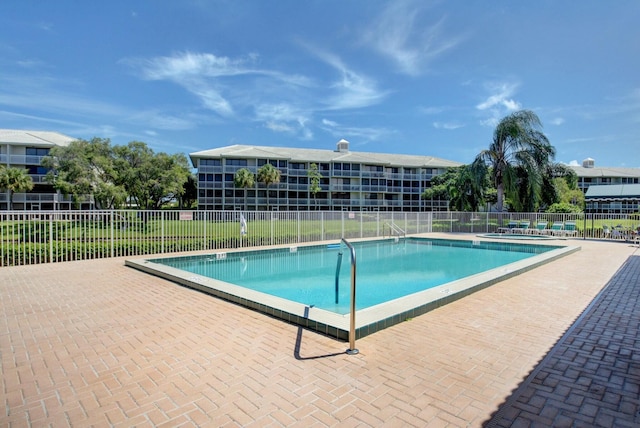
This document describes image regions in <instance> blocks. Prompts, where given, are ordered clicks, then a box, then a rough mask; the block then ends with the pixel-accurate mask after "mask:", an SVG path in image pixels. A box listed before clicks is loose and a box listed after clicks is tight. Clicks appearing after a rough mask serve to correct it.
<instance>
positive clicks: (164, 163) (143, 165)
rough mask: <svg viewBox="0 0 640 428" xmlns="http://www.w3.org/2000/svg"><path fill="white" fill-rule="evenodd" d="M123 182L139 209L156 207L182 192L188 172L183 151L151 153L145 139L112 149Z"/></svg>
mask: <svg viewBox="0 0 640 428" xmlns="http://www.w3.org/2000/svg"><path fill="white" fill-rule="evenodd" d="M114 153H115V156H116V160H115V163H116V165H117V168H118V171H119V174H120V177H121V178H122V184H123V186H124V188H125V189H126V191H127V194H128V196H129V198H130V199H131V200H133V201H134V202H135V203H136V204H137V205H138V207H140V208H142V209H159V208H161V207H162V206H163V205H166V204H168V203H170V202H171V201H173V200H176V199H179V198H180V196H181V195H182V193H183V192H184V184H185V183H186V182H187V180H188V179H189V176H190V175H191V172H190V170H189V165H188V161H187V158H186V157H185V156H184V155H183V154H173V155H169V154H167V153H163V152H160V153H154V151H153V150H152V149H150V148H149V147H148V146H147V145H146V144H145V143H143V142H140V141H132V142H130V143H129V144H128V145H126V146H116V147H115V149H114Z"/></svg>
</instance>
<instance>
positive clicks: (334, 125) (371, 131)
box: [322, 119, 393, 144]
mask: <svg viewBox="0 0 640 428" xmlns="http://www.w3.org/2000/svg"><path fill="white" fill-rule="evenodd" d="M322 125H324V126H323V127H322V128H323V129H324V130H325V131H327V132H329V133H330V134H331V135H333V136H334V137H337V138H357V139H360V140H361V141H362V142H361V144H366V143H367V142H370V141H377V140H380V139H382V138H384V137H387V136H389V135H391V134H393V132H392V131H390V130H388V129H386V128H373V127H357V126H345V125H342V124H340V123H338V122H335V121H332V120H328V119H323V120H322Z"/></svg>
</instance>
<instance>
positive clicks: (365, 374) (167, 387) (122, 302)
mask: <svg viewBox="0 0 640 428" xmlns="http://www.w3.org/2000/svg"><path fill="white" fill-rule="evenodd" d="M573 242H575V243H579V244H580V245H582V250H581V251H579V252H577V253H574V254H572V255H570V256H567V257H565V258H563V259H561V260H557V261H554V262H552V263H549V264H547V265H545V266H542V267H539V268H537V269H535V270H533V271H530V272H526V273H524V274H522V275H520V276H518V277H516V278H512V279H509V280H507V281H503V282H501V283H498V284H496V285H494V286H492V287H489V288H487V289H485V290H482V291H479V292H477V293H475V294H473V295H471V296H468V297H465V298H464V299H461V300H459V301H456V302H454V303H452V304H450V305H448V306H445V307H442V308H439V309H437V310H435V311H432V312H429V313H427V314H425V315H423V316H420V317H417V318H415V319H412V320H410V321H407V322H405V323H401V324H398V325H396V326H394V327H392V328H389V329H386V330H383V331H381V332H378V333H375V334H373V335H371V336H368V337H366V338H364V339H362V340H359V341H358V342H357V347H358V349H359V350H360V354H358V355H353V356H348V355H346V354H345V353H344V351H345V349H346V348H347V344H345V343H342V342H338V341H335V340H332V339H330V338H327V337H324V336H321V335H319V334H316V333H312V332H309V331H306V330H303V329H300V328H298V327H297V326H294V325H290V324H286V323H284V322H282V321H279V320H276V319H273V318H270V317H268V316H265V315H262V314H259V313H256V312H253V311H250V310H248V309H244V308H242V307H238V306H236V305H233V304H230V303H228V302H225V301H221V300H219V299H215V298H212V297H210V296H208V295H205V294H202V293H199V292H196V291H193V290H190V289H186V288H182V287H180V286H177V285H175V284H173V283H171V282H168V281H164V280H162V279H159V278H156V277H152V276H149V275H146V274H144V273H141V272H138V271H135V270H132V269H129V268H126V267H125V266H124V265H123V259H107V260H95V261H83V262H70V263H58V264H47V265H36V266H22V267H8V268H0V357H1V359H0V364H1V365H0V375H1V381H0V403H2V410H1V411H0V425H2V426H9V427H22V426H33V427H42V426H54V427H60V426H167V427H169V426H171V427H174V426H256V427H265V426H273V427H279V426H300V427H313V426H318V427H327V426H346V427H350V426H421V427H423V426H429V427H438V426H454V427H455V426H460V427H464V426H472V427H480V426H483V425H491V424H496V423H497V424H501V425H511V424H514V423H518V424H522V425H521V426H528V425H527V424H528V423H529V422H528V421H530V420H533V421H535V422H538V423H539V424H540V425H545V424H547V423H548V422H549V421H552V422H553V423H556V422H561V423H565V422H566V423H569V420H570V418H571V417H573V416H572V415H571V413H564V410H566V409H565V408H566V407H567V406H568V405H566V404H562V403H563V400H565V399H567V400H569V403H570V404H571V403H574V404H573V405H574V406H585V407H579V409H578V410H579V412H578V413H580V411H584V410H585V409H587V410H588V411H590V412H591V414H593V417H594V418H599V419H593V421H595V422H594V423H601V424H602V426H614V424H616V423H618V422H620V421H622V422H625V423H626V422H628V421H633V419H629V417H630V416H632V415H633V414H634V412H635V411H637V409H638V407H637V402H632V400H631V399H630V398H629V397H631V395H633V394H635V396H636V397H637V393H638V390H637V389H633V388H634V385H635V388H637V385H638V383H637V382H635V380H636V379H637V376H638V372H637V370H638V366H637V362H638V355H636V354H635V352H636V351H637V350H638V347H637V346H636V347H635V348H634V347H633V345H631V346H626V347H624V348H623V347H620V346H619V345H618V344H616V343H615V340H619V339H617V338H616V337H617V336H622V339H620V340H622V341H623V342H625V343H627V342H629V343H632V344H635V340H636V337H637V333H636V331H637V330H635V329H633V328H632V327H633V324H632V323H631V322H630V321H629V320H630V319H631V317H632V316H633V317H637V314H635V313H636V312H638V309H637V307H636V306H634V305H633V304H631V303H630V304H629V306H628V307H626V309H624V310H623V309H622V308H620V310H621V311H623V312H619V313H618V314H617V315H611V314H610V315H604V316H594V317H591V316H589V319H590V320H591V321H588V322H587V323H586V324H585V325H584V326H583V327H581V328H578V327H572V325H573V324H574V322H575V321H576V320H577V319H578V320H579V321H580V322H582V321H584V320H585V319H587V316H586V315H585V316H584V317H582V318H580V316H581V314H582V313H583V311H584V310H585V308H587V307H588V306H589V304H590V303H591V302H592V301H593V300H594V298H595V297H596V296H597V295H598V293H599V292H600V291H601V290H602V289H603V287H604V286H605V284H607V283H608V282H609V280H610V279H611V278H612V277H613V276H614V274H615V273H616V272H617V271H618V269H619V268H620V267H621V266H622V265H623V264H624V263H625V262H627V261H628V260H629V259H630V257H631V256H632V255H633V254H634V253H635V252H636V251H637V248H634V247H632V246H630V245H628V244H624V243H619V242H595V241H581V240H576V241H573ZM631 260H635V258H632V259H631ZM628 269H629V265H627V266H626V267H625V268H623V269H622V270H621V271H620V272H619V274H622V277H618V276H616V278H627V279H623V280H620V281H621V282H623V283H624V282H625V281H627V280H628V278H630V276H628V275H631V276H633V275H635V276H633V277H634V278H635V280H636V282H637V271H638V270H637V264H636V262H633V263H631V270H632V271H633V272H635V273H633V274H628V273H625V272H628ZM611 290H613V288H611V287H610V288H608V289H607V291H605V293H604V294H603V299H602V301H605V300H606V299H605V297H606V296H609V292H610V291H611ZM614 295H617V296H620V297H612V298H613V299H618V302H620V301H625V300H626V299H628V298H629V296H627V295H626V294H624V293H622V294H616V293H614ZM598 301H600V300H598ZM613 306H615V304H613V303H612V307H613ZM595 307H596V305H594V306H592V307H591V308H590V309H589V311H591V310H593V308H595ZM589 313H591V312H589ZM598 319H599V320H602V319H606V320H607V323H609V328H607V329H603V328H600V327H599V322H600V321H598V323H596V320H598ZM636 319H637V318H636ZM611 326H613V327H614V328H616V329H618V327H619V326H624V327H625V328H626V327H627V326H628V327H631V328H630V329H629V330H623V332H622V333H621V332H617V333H615V334H611V333H610V332H611V331H612V330H611V329H610V328H611ZM568 331H569V332H578V331H580V332H581V333H580V334H582V335H585V334H591V335H593V334H597V335H603V337H602V338H600V337H594V336H590V337H589V342H587V341H586V339H585V338H584V337H583V338H582V339H580V340H585V342H584V344H579V342H578V340H576V339H569V338H567V337H564V335H565V333H567V332H568ZM609 334H611V335H610V336H605V335H609ZM563 337H564V338H563ZM614 339H615V340H614ZM603 340H606V342H605V341H603ZM560 344H565V345H571V346H579V347H580V349H581V353H580V358H577V357H574V359H575V361H574V362H573V364H582V362H583V361H584V364H582V365H583V366H584V367H585V368H586V367H589V370H591V372H593V373H595V375H594V376H600V377H603V378H604V377H606V378H607V381H606V382H605V383H604V384H601V383H599V382H600V381H601V380H602V379H599V380H597V381H596V380H592V381H591V383H589V384H588V385H586V384H585V383H587V382H588V380H586V378H587V374H586V371H585V372H580V373H581V374H576V373H575V371H572V370H569V369H568V367H567V368H566V369H565V370H559V368H558V367H559V366H558V364H560V366H561V367H562V363H560V362H556V360H555V359H557V358H559V356H561V355H567V356H570V355H571V351H558V350H557V349H559V348H557V347H556V348H554V346H556V345H558V346H559V345H560ZM550 351H551V353H550V354H549V352H550ZM547 355H550V356H549V357H547ZM590 356H594V358H595V362H594V363H593V364H596V365H598V364H600V363H599V362H606V364H608V368H610V367H611V366H612V365H613V366H614V367H616V369H617V371H615V373H610V372H598V367H596V366H593V365H591V364H592V360H590V359H589V358H588V357H590ZM541 362H542V366H539V364H540V363H541ZM548 364H551V366H550V367H552V368H553V370H552V371H550V372H549V374H546V375H545V370H547V371H548V369H544V368H538V367H547V366H548ZM625 364H626V365H625ZM626 369H628V370H626ZM625 370H626V373H627V374H624V373H623V372H625ZM530 375H531V376H530ZM552 375H553V376H552ZM594 379H595V378H594ZM538 383H540V384H541V385H542V386H546V389H542V388H540V394H542V395H543V397H544V398H545V400H546V401H545V403H547V404H544V403H542V401H540V399H539V398H537V395H536V393H532V392H529V391H530V390H531V386H532V385H537V384H538ZM572 385H582V386H583V387H584V388H587V390H588V391H590V392H589V393H590V394H592V397H595V398H597V397H600V396H601V397H602V400H601V401H597V400H592V401H588V398H587V397H585V398H583V399H582V400H583V401H582V403H581V404H578V403H577V402H576V400H578V401H579V398H574V397H577V394H574V393H571V392H568V390H567V388H569V389H571V388H570V386H572ZM615 385H619V386H620V388H621V389H622V392H620V393H613V394H609V392H610V391H612V390H613V389H610V388H611V387H612V386H615ZM602 387H604V389H602ZM589 388H593V389H589ZM534 389H535V388H534ZM614 395H615V397H617V398H614ZM522 397H531V398H534V399H535V403H536V405H534V407H536V408H537V409H539V411H538V413H537V414H538V416H535V415H536V411H535V409H533V407H531V406H529V407H527V406H524V405H521V404H519V403H524V401H523V398H522ZM547 399H548V400H547ZM616 399H617V400H618V401H617V403H618V404H619V405H618V407H617V410H615V409H612V407H614V406H615V403H612V401H614V400H616ZM589 400H590V398H589ZM587 401H588V402H587ZM598 403H599V404H598ZM587 404H590V406H592V407H587ZM553 406H556V407H555V408H559V409H560V410H557V409H556V410H554V407H553ZM593 406H595V408H594V407H593ZM633 406H635V407H633ZM571 409H575V407H572V408H571ZM554 411H555V412H556V413H555V415H551V413H553V412H554ZM610 414H613V416H612V417H609V416H606V415H610ZM532 415H533V416H532ZM598 415H604V416H598ZM494 416H495V419H493V420H492V418H493V417H494ZM535 418H544V419H535ZM616 418H617V419H616ZM576 425H589V423H588V422H587V421H584V420H582V422H579V423H576ZM622 426H624V425H622Z"/></svg>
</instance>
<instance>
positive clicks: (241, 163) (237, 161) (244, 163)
mask: <svg viewBox="0 0 640 428" xmlns="http://www.w3.org/2000/svg"><path fill="white" fill-rule="evenodd" d="M224 164H225V165H229V166H247V160H246V159H225V160H224Z"/></svg>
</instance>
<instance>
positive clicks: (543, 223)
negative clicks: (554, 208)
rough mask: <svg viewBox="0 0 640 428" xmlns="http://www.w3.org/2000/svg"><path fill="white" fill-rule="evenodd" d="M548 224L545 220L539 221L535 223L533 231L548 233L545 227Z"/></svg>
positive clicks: (541, 233)
mask: <svg viewBox="0 0 640 428" xmlns="http://www.w3.org/2000/svg"><path fill="white" fill-rule="evenodd" d="M548 225H549V223H548V222H546V221H539V222H538V223H536V229H535V232H536V233H537V234H538V235H546V234H547V233H549V229H547V226H548Z"/></svg>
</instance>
